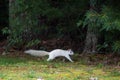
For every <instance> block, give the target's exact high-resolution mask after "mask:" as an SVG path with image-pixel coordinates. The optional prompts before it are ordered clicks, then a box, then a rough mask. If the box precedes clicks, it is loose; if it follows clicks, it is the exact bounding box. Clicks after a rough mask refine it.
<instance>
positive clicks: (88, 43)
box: [83, 27, 97, 54]
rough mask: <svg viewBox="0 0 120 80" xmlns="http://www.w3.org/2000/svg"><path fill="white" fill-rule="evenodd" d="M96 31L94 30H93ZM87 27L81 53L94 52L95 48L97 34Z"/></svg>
mask: <svg viewBox="0 0 120 80" xmlns="http://www.w3.org/2000/svg"><path fill="white" fill-rule="evenodd" d="M95 32H96V31H95ZM95 32H94V31H92V30H91V28H90V27H88V30H87V35H86V40H85V47H84V50H83V53H84V54H86V53H95V52H96V49H97V34H96V33H95Z"/></svg>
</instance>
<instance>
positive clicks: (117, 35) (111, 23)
mask: <svg viewBox="0 0 120 80" xmlns="http://www.w3.org/2000/svg"><path fill="white" fill-rule="evenodd" d="M119 3H120V1H119V0H1V1H0V11H1V12H0V41H1V46H0V47H1V48H2V49H4V50H6V51H9V50H10V49H11V48H12V49H15V50H25V49H30V48H33V49H42V50H53V49H55V48H61V49H69V48H71V49H73V51H75V52H78V53H85V54H86V53H120V5H119Z"/></svg>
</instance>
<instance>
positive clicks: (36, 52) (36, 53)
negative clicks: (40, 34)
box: [24, 49, 74, 62]
mask: <svg viewBox="0 0 120 80" xmlns="http://www.w3.org/2000/svg"><path fill="white" fill-rule="evenodd" d="M24 53H27V54H30V55H32V56H36V57H41V56H45V55H49V58H48V59H47V61H50V60H53V59H55V58H56V57H59V56H63V57H65V58H67V59H68V60H69V61H71V62H73V60H72V59H71V58H70V56H69V55H73V54H74V52H73V51H72V50H71V49H69V50H62V49H55V50H52V51H51V52H47V51H43V50H32V49H30V50H26V51H24Z"/></svg>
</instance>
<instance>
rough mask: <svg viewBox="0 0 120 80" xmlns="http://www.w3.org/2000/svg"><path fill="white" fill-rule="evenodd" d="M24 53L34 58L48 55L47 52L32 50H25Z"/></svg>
mask: <svg viewBox="0 0 120 80" xmlns="http://www.w3.org/2000/svg"><path fill="white" fill-rule="evenodd" d="M24 53H26V54H30V55H32V56H36V57H41V56H46V55H48V54H49V52H47V51H43V50H32V49H30V50H26V51H24Z"/></svg>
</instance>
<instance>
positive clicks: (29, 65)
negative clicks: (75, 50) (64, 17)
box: [0, 56, 120, 80]
mask: <svg viewBox="0 0 120 80" xmlns="http://www.w3.org/2000/svg"><path fill="white" fill-rule="evenodd" d="M46 59H47V58H44V59H40V60H38V59H35V58H34V59H33V57H5V56H1V57H0V80H37V79H38V78H39V77H42V78H43V79H44V80H89V78H90V77H91V76H92V77H97V78H98V79H99V80H120V71H119V70H116V69H114V68H106V67H104V66H103V65H102V64H98V65H96V66H95V65H94V66H89V65H85V64H84V63H83V62H84V61H83V60H81V61H82V62H81V61H77V62H74V63H71V62H62V61H60V60H55V61H51V62H47V61H46Z"/></svg>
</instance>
